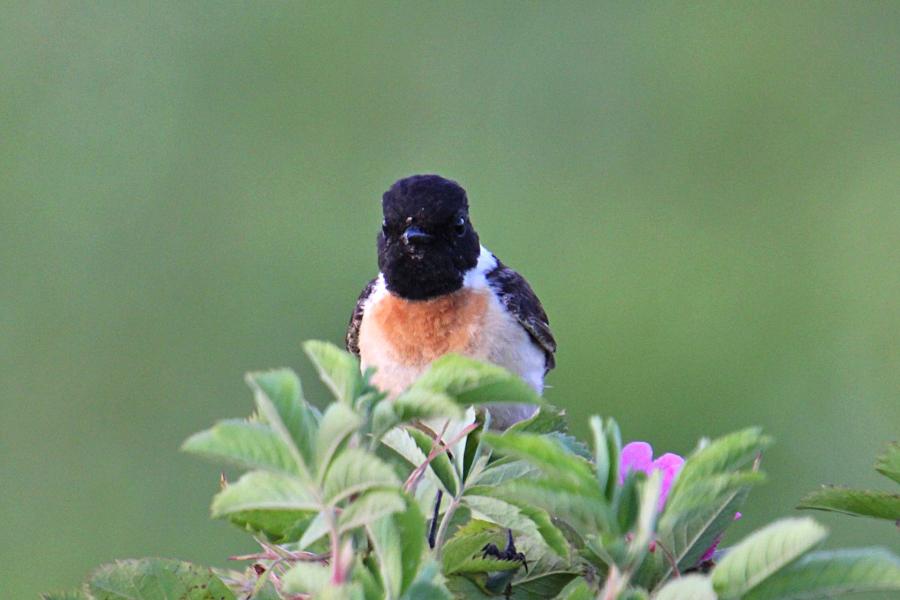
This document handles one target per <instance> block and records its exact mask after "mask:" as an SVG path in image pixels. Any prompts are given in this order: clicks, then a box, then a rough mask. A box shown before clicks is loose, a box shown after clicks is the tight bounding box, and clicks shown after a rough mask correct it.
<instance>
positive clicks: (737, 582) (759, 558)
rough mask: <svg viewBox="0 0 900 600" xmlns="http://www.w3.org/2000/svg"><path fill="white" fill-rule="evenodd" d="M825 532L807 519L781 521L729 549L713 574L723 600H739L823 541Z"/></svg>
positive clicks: (714, 582)
mask: <svg viewBox="0 0 900 600" xmlns="http://www.w3.org/2000/svg"><path fill="white" fill-rule="evenodd" d="M826 535H827V530H826V529H825V528H824V527H822V526H821V525H819V524H818V523H816V522H815V521H813V520H812V519H809V518H803V519H782V520H780V521H776V522H775V523H772V524H770V525H768V526H766V527H764V528H762V529H759V530H757V531H755V532H754V533H752V534H750V536H748V537H747V538H746V539H744V540H743V541H741V543H739V544H738V545H737V546H735V547H734V548H732V549H731V550H730V551H729V552H728V554H726V555H725V558H724V559H722V562H720V563H719V565H718V566H717V567H716V569H715V570H714V571H713V574H712V583H713V589H715V591H716V593H717V594H718V595H719V597H720V598H721V599H722V600H729V599H731V598H741V597H742V596H743V595H744V594H747V593H749V592H750V591H751V590H752V589H754V588H755V587H756V586H757V585H759V584H760V583H762V582H763V581H765V580H766V579H767V578H768V577H771V576H772V575H774V574H775V573H777V572H778V571H779V570H780V569H783V568H784V567H786V566H787V565H789V564H791V563H792V562H794V561H795V560H797V559H798V558H800V556H802V555H803V554H805V553H806V552H807V551H809V550H810V549H811V548H812V547H813V546H815V545H816V544H818V543H819V542H821V541H822V540H823V539H825V536H826Z"/></svg>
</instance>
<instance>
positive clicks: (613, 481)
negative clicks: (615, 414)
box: [604, 418, 622, 502]
mask: <svg viewBox="0 0 900 600" xmlns="http://www.w3.org/2000/svg"><path fill="white" fill-rule="evenodd" d="M604 433H605V436H604V437H606V445H607V448H608V452H607V454H608V455H609V476H608V477H607V480H606V490H605V491H606V499H607V500H609V501H610V502H612V500H613V498H614V497H615V495H616V492H617V491H618V487H617V486H618V485H619V457H620V455H621V454H622V433H621V432H620V431H619V424H618V423H616V420H615V419H612V418H610V419H609V420H607V421H606V427H605V428H604Z"/></svg>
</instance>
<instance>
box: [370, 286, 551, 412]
mask: <svg viewBox="0 0 900 600" xmlns="http://www.w3.org/2000/svg"><path fill="white" fill-rule="evenodd" d="M359 352H360V360H361V362H362V366H363V367H364V368H365V367H375V368H376V372H375V376H374V383H375V384H376V385H377V386H378V387H380V388H381V389H384V390H386V391H388V392H390V393H392V394H397V393H399V392H400V391H402V390H403V389H405V388H406V387H407V386H409V385H410V384H411V383H412V382H413V381H415V379H416V378H417V377H418V376H419V375H421V373H422V372H423V371H424V370H425V369H426V368H427V367H428V365H429V364H430V363H431V362H432V361H433V360H435V359H436V358H439V357H440V356H443V355H444V354H448V353H451V352H456V353H459V354H463V355H466V356H471V357H473V358H478V359H482V360H487V361H490V362H493V363H496V364H499V365H501V366H504V367H506V368H508V369H510V370H512V371H515V372H519V373H520V374H521V375H522V376H523V377H525V378H526V379H529V376H530V375H531V373H526V372H523V369H525V370H533V368H532V363H533V364H535V365H537V364H538V363H539V368H540V379H541V380H543V356H542V355H541V356H540V357H539V358H540V360H538V359H537V358H538V357H537V355H539V354H540V353H539V352H538V351H537V350H536V348H535V347H534V345H533V344H532V343H531V341H530V340H529V339H528V336H527V334H526V333H525V331H524V330H523V329H522V327H521V326H520V325H519V324H518V323H517V322H516V321H515V319H513V318H512V317H510V315H509V314H507V313H506V311H505V310H504V309H503V307H502V306H501V305H500V303H499V302H498V301H497V299H496V298H495V297H494V295H493V293H492V292H491V290H490V289H489V288H477V289H472V288H463V289H461V290H459V291H457V292H454V293H452V294H447V295H445V296H441V297H438V298H435V299H431V300H405V299H403V298H400V297H398V296H395V295H393V294H391V293H389V292H384V293H382V294H378V295H377V296H376V297H374V298H372V299H371V301H370V302H369V303H368V304H367V306H366V309H365V312H364V314H363V318H362V322H361V324H360V331H359ZM523 353H526V354H528V357H527V359H523ZM532 355H533V356H532Z"/></svg>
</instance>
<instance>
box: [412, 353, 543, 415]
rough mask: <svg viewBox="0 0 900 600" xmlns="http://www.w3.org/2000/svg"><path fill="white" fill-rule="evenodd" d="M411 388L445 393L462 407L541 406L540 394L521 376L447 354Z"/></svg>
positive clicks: (434, 363)
mask: <svg viewBox="0 0 900 600" xmlns="http://www.w3.org/2000/svg"><path fill="white" fill-rule="evenodd" d="M411 389H415V390H428V391H434V392H440V393H444V394H447V395H448V396H450V397H451V398H453V399H455V400H456V401H457V402H458V403H459V404H461V405H463V406H469V405H472V404H485V403H501V402H515V403H521V404H541V403H542V400H541V398H540V396H538V394H537V392H535V391H534V389H533V388H532V387H531V386H530V385H528V384H527V383H525V380H523V379H522V378H521V377H519V376H518V375H515V374H513V373H511V372H509V371H507V370H506V369H504V368H502V367H499V366H497V365H494V364H490V363H485V362H481V361H478V360H475V359H472V358H468V357H464V356H460V355H458V354H448V355H445V356H443V357H441V358H439V359H437V360H436V361H434V362H432V363H431V366H430V367H429V368H428V370H427V371H425V373H424V374H423V375H422V376H421V377H420V378H419V379H418V380H417V381H416V382H415V383H414V384H413V385H412V387H411Z"/></svg>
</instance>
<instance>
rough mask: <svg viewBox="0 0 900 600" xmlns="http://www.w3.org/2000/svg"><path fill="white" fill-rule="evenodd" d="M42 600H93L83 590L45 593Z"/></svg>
mask: <svg viewBox="0 0 900 600" xmlns="http://www.w3.org/2000/svg"><path fill="white" fill-rule="evenodd" d="M41 600H91V598H89V597H88V596H87V595H86V594H85V593H84V592H82V591H81V590H72V591H68V592H45V593H43V594H41Z"/></svg>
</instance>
